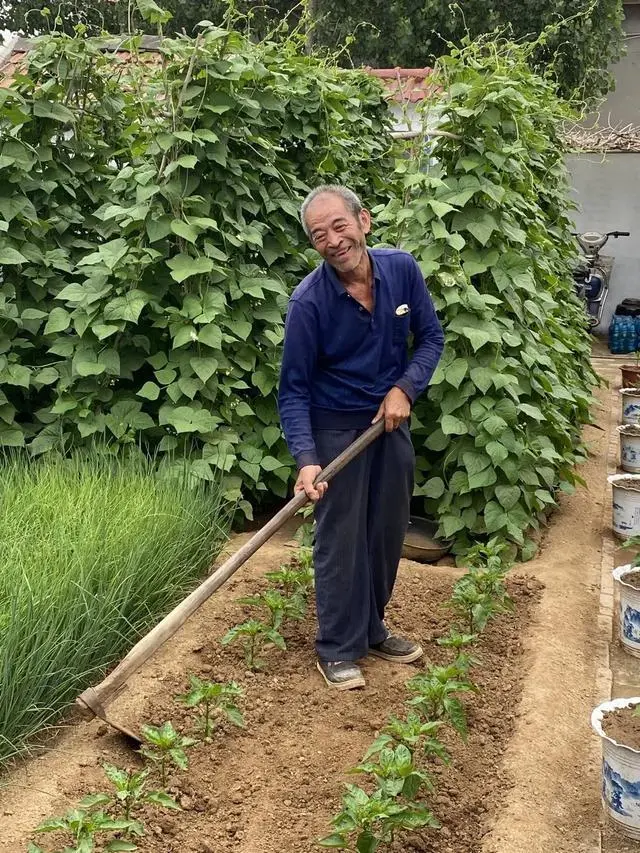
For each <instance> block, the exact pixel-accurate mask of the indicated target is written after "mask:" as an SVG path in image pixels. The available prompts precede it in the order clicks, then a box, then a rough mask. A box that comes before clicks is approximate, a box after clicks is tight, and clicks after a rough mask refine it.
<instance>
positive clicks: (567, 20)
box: [0, 0, 624, 101]
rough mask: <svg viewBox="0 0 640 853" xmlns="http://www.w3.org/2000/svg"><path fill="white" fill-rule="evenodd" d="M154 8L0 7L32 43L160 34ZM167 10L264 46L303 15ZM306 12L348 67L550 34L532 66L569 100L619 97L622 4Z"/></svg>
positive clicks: (205, 6)
mask: <svg viewBox="0 0 640 853" xmlns="http://www.w3.org/2000/svg"><path fill="white" fill-rule="evenodd" d="M153 5H155V4H154V0H136V2H133V0H130V2H116V3H114V2H112V0H98V2H94V3H91V4H87V3H82V2H80V0H63V2H61V3H56V4H55V6H53V4H50V3H48V2H47V0H11V2H8V0H5V2H4V3H2V4H0V28H7V29H10V30H19V31H21V32H23V33H27V34H33V33H36V32H42V31H43V30H46V29H47V28H48V27H49V28H50V27H56V28H57V29H58V30H62V31H66V32H67V33H68V34H71V33H72V32H73V27H74V25H75V24H77V23H82V24H83V25H85V26H87V28H88V31H89V33H90V34H92V35H98V34H100V32H101V31H103V30H106V31H107V32H113V33H121V32H131V31H132V30H133V29H134V28H135V27H137V26H141V27H142V28H143V29H146V31H147V32H151V33H154V32H156V29H157V23H156V20H147V21H145V20H143V19H142V18H141V15H140V10H148V9H149V8H151V7H152V6H153ZM160 5H161V6H162V7H163V8H164V9H166V10H167V12H168V13H169V14H168V15H167V16H166V17H163V18H158V20H162V22H163V26H164V30H165V33H167V34H175V33H182V32H185V33H187V34H188V35H193V34H194V32H195V28H196V26H197V24H198V23H199V22H200V21H202V20H210V21H214V22H216V23H220V22H221V21H222V20H223V18H224V16H225V14H227V12H228V11H229V10H230V11H231V14H233V15H234V17H235V18H236V21H237V23H238V25H239V26H240V27H242V28H243V29H245V30H246V31H247V32H248V33H249V34H250V35H251V36H252V37H253V38H262V37H264V35H265V34H266V33H268V32H269V31H270V29H273V28H275V27H277V26H278V25H279V24H281V22H282V21H283V20H284V19H285V18H286V19H287V22H288V25H289V26H290V27H292V26H296V25H297V24H299V23H300V21H301V19H302V14H303V8H304V4H303V3H301V2H299V0H261V2H253V0H234V2H229V0H209V2H205V0H197V2H194V0H189V2H188V3H187V2H184V0H162V2H161V4H160ZM52 6H53V8H54V9H55V10H56V11H57V10H59V16H58V17H57V19H55V18H54V17H53V16H51V15H50V16H49V17H48V18H47V21H46V22H44V21H43V18H42V15H41V10H42V9H46V8H49V7H52ZM156 8H157V6H156ZM307 9H308V13H309V14H310V15H311V16H312V19H313V20H314V21H315V24H314V25H313V26H312V27H311V28H310V42H312V43H313V45H314V47H317V48H320V49H323V48H327V47H328V48H329V49H333V48H334V47H335V46H336V45H339V44H343V43H345V44H348V46H349V52H348V53H346V54H345V55H344V61H345V62H347V63H353V64H355V65H372V66H373V67H376V68H394V67H395V66H397V65H399V66H404V67H405V68H415V67H423V66H425V65H432V64H433V61H434V58H435V57H438V56H442V55H444V54H446V53H448V52H449V50H450V47H451V45H452V44H458V43H460V42H461V40H462V39H463V38H464V37H465V36H466V35H468V36H470V37H471V38H472V39H473V38H476V37H477V36H479V35H482V34H484V33H488V32H490V31H492V30H494V29H496V28H501V29H505V30H506V32H507V33H508V35H509V36H510V37H511V38H513V39H514V40H527V39H529V40H530V39H534V40H535V39H536V38H537V37H538V36H539V35H540V34H541V33H542V32H543V31H544V30H545V28H546V27H549V26H552V28H553V29H552V31H551V32H550V33H549V34H548V36H547V37H546V38H545V39H544V42H543V43H541V44H540V45H539V46H538V48H537V49H536V51H535V52H534V53H533V54H532V58H531V61H532V66H533V67H534V68H535V69H536V70H538V71H539V72H541V73H542V72H546V71H551V72H552V73H553V75H554V77H555V78H556V79H557V80H558V83H559V86H560V91H561V93H562V94H563V95H564V96H565V97H571V98H574V97H577V98H578V99H580V100H583V99H584V100H587V101H588V100H591V99H594V98H597V97H599V96H601V95H603V94H605V93H606V92H607V91H608V90H609V89H610V88H611V86H612V84H613V77H612V75H611V73H610V71H609V68H610V66H611V65H612V64H613V63H614V62H615V61H616V60H617V59H619V57H620V55H621V51H622V46H623V35H624V33H623V30H622V26H621V22H622V19H623V10H622V0H541V2H538V3H532V2H530V0H498V2H494V3H492V4H491V5H490V6H487V4H486V3H485V2H483V0H471V2H465V3H464V6H462V5H461V4H452V3H449V2H446V0H370V2H368V3H362V2H360V0H342V2H336V0H313V2H309V3H308V4H307ZM147 17H149V15H147ZM560 21H564V23H562V24H559V22H560Z"/></svg>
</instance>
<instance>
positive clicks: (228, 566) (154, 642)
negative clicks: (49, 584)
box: [76, 420, 384, 744]
mask: <svg viewBox="0 0 640 853" xmlns="http://www.w3.org/2000/svg"><path fill="white" fill-rule="evenodd" d="M383 430H384V420H381V421H378V422H377V423H376V424H374V425H373V426H372V427H369V429H368V430H367V431H366V432H364V433H363V434H362V435H361V436H359V437H358V438H357V439H356V440H355V441H354V442H353V444H351V445H349V447H347V449H346V450H345V451H343V452H342V453H341V454H340V455H339V456H337V457H336V458H335V459H334V460H333V462H330V463H329V465H327V467H326V468H325V469H324V470H323V471H322V472H321V473H320V474H319V475H318V477H317V479H316V482H317V483H322V482H325V483H328V482H329V481H330V480H331V479H332V478H333V477H334V476H335V475H336V474H337V473H338V472H339V471H341V470H342V469H343V468H344V467H345V465H347V464H348V463H349V462H351V460H352V459H355V457H356V456H358V455H359V454H360V453H361V452H362V451H363V450H364V449H365V448H366V447H368V446H369V445H370V444H371V443H372V442H373V441H375V439H376V438H378V436H380V435H381V434H382V432H383ZM307 501H308V498H307V496H306V494H305V492H298V494H296V495H295V496H294V497H293V498H292V499H291V500H290V501H289V503H287V504H286V505H285V506H283V507H282V509H281V510H280V511H279V512H278V513H277V514H276V515H274V517H273V518H272V519H271V520H270V521H269V522H268V523H267V524H265V526H264V527H262V528H261V529H260V530H259V531H258V532H257V533H256V534H255V535H254V536H252V537H251V539H249V541H248V542H246V543H245V544H244V545H243V546H242V547H241V548H240V549H239V550H238V551H236V553H235V554H233V556H231V557H230V558H229V559H228V560H227V561H226V562H225V563H223V564H222V565H221V566H220V567H219V568H217V569H216V570H215V571H214V572H213V573H212V574H210V575H209V577H208V578H207V579H206V580H205V581H203V582H202V583H201V584H200V586H198V587H196V589H194V590H193V592H192V593H190V594H189V595H188V596H187V597H186V598H185V599H184V600H183V601H181V602H180V604H178V605H177V606H176V607H174V609H173V610H172V611H171V612H170V613H168V614H167V615H166V616H165V617H164V619H163V620H162V621H161V622H159V623H158V624H157V625H156V626H155V628H153V629H152V630H151V631H150V632H149V633H148V634H146V635H145V636H144V637H142V639H141V640H139V641H138V642H137V643H136V644H135V646H134V647H133V648H132V649H131V651H130V652H129V653H128V654H127V655H126V657H124V658H123V660H122V661H121V662H120V663H119V664H118V666H117V667H116V668H115V669H114V670H113V671H112V672H110V673H109V675H108V676H107V677H106V678H105V679H104V681H102V682H100V684H98V685H96V686H95V687H89V688H88V689H87V690H85V691H84V693H81V694H80V696H78V698H77V699H76V704H77V705H78V706H79V707H80V709H81V710H82V712H83V713H85V714H90V715H93V716H96V717H99V718H100V719H101V720H104V722H105V723H108V725H110V726H112V727H113V728H114V729H116V730H117V731H118V732H120V733H121V734H123V735H124V736H125V737H126V738H127V739H128V740H130V741H132V742H133V743H136V744H140V743H141V740H140V737H139V736H138V735H136V734H135V733H134V732H132V731H130V730H129V729H127V728H125V727H124V726H121V725H120V724H119V723H117V722H115V721H114V720H110V719H109V718H108V717H107V712H106V710H105V706H106V705H108V703H109V702H110V701H111V700H112V699H113V698H114V697H115V696H117V694H118V693H119V692H120V691H121V690H122V689H123V688H124V685H125V684H126V682H127V681H128V680H129V678H130V677H131V676H132V675H133V673H134V672H136V670H138V669H139V668H140V667H141V666H142V664H143V663H145V661H147V660H148V659H149V658H150V657H151V655H152V654H153V653H154V652H155V651H156V650H157V649H159V648H160V646H161V645H162V644H163V643H165V642H166V641H167V640H168V639H169V638H170V637H172V636H173V635H174V634H175V633H176V631H177V630H178V629H179V628H180V627H181V626H182V625H184V623H185V622H186V621H187V619H188V618H189V617H190V616H191V615H192V614H193V613H195V612H196V610H198V608H199V607H200V606H201V605H202V604H204V602H205V601H206V600H207V599H208V598H209V597H210V596H211V595H213V593H214V592H216V590H218V589H220V587H221V586H222V585H223V584H224V583H226V581H228V580H229V578H230V577H231V576H232V575H233V574H234V573H235V572H237V571H238V569H239V568H240V567H241V566H242V565H244V563H246V561H247V560H248V559H249V557H252V556H253V555H254V554H255V553H256V551H257V550H258V549H259V548H260V547H262V545H264V543H265V542H266V541H267V540H268V539H270V538H271V537H272V536H273V534H274V533H276V532H277V531H278V530H280V528H281V527H282V526H283V524H284V523H285V522H287V521H288V520H289V519H290V518H293V516H294V515H295V514H296V513H297V512H298V510H299V509H301V508H302V507H303V506H304V505H305V504H306V503H307Z"/></svg>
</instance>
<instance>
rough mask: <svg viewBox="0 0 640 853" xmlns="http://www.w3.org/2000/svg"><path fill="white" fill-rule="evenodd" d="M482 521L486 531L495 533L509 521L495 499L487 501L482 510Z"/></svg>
mask: <svg viewBox="0 0 640 853" xmlns="http://www.w3.org/2000/svg"><path fill="white" fill-rule="evenodd" d="M484 523H485V526H486V528H487V533H496V532H497V531H498V530H502V528H503V527H506V526H507V524H508V523H509V517H508V515H507V514H506V512H505V511H504V509H503V508H502V507H501V506H500V504H499V503H497V502H496V501H489V503H488V504H487V505H486V507H485V510H484Z"/></svg>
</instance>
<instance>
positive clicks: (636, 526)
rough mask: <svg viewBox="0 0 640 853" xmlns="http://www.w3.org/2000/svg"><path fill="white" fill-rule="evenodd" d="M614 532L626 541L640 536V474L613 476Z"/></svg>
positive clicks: (611, 482)
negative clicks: (631, 537)
mask: <svg viewBox="0 0 640 853" xmlns="http://www.w3.org/2000/svg"><path fill="white" fill-rule="evenodd" d="M607 481H608V482H609V483H610V484H611V485H612V486H613V525H612V526H613V532H614V533H615V534H616V536H620V537H622V538H624V539H626V538H627V537H628V536H636V535H639V534H640V474H612V475H611V476H610V477H607Z"/></svg>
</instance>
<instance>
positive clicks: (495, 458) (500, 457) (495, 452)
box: [485, 441, 509, 465]
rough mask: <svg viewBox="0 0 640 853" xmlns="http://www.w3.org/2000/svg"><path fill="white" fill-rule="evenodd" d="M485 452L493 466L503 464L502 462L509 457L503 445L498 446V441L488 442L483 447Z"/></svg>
mask: <svg viewBox="0 0 640 853" xmlns="http://www.w3.org/2000/svg"><path fill="white" fill-rule="evenodd" d="M485 450H486V451H487V453H488V454H489V456H490V457H491V461H492V462H493V464H494V465H498V464H499V463H500V462H504V460H505V459H506V458H507V457H508V456H509V451H508V450H507V448H506V447H505V446H504V445H503V444H500V442H499V441H490V442H489V443H488V444H487V446H486V447H485Z"/></svg>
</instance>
